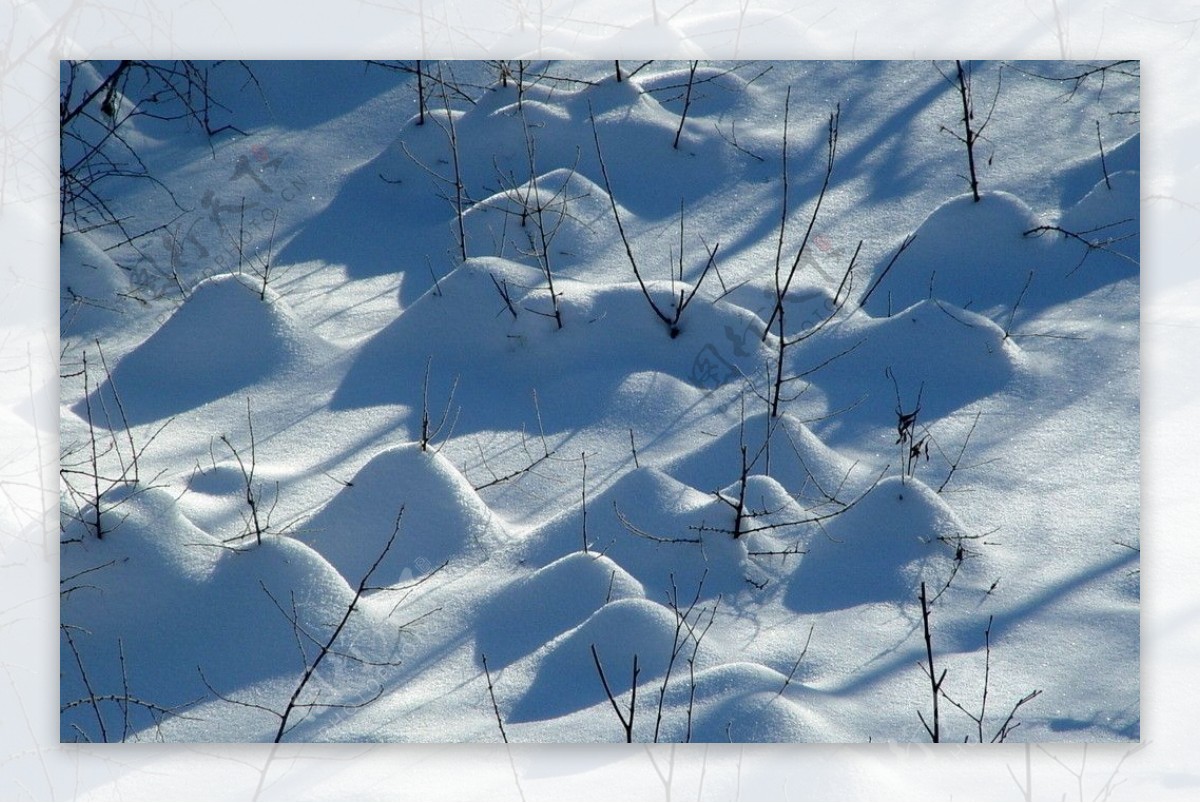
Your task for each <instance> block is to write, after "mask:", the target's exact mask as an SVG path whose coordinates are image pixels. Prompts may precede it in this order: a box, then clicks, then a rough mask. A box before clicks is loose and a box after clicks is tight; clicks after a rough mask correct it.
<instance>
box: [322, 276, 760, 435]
mask: <svg viewBox="0 0 1200 803" xmlns="http://www.w3.org/2000/svg"><path fill="white" fill-rule="evenodd" d="M497 284H500V285H501V286H502V287H503V286H504V285H507V290H508V292H509V293H510V298H511V301H512V304H513V308H514V309H515V310H516V311H517V316H516V318H515V319H514V318H513V316H512V314H511V313H510V312H509V310H508V309H507V305H506V304H505V302H504V300H503V299H502V297H501V294H500V292H499V291H497V288H496V285H497ZM545 285H546V282H545V279H544V277H542V276H541V274H540V272H538V271H537V270H536V269H534V268H531V267H529V266H525V265H520V264H518V263H514V262H511V261H507V260H501V259H496V258H487V259H482V258H481V259H472V260H469V261H468V262H466V263H464V264H463V265H461V266H460V267H459V268H457V269H455V270H454V271H453V272H452V273H451V274H450V275H449V276H447V277H446V278H445V279H442V280H441V281H440V283H439V287H437V288H434V289H432V290H431V291H430V292H428V293H426V294H425V295H424V296H422V297H421V298H420V299H419V300H418V301H417V302H416V303H415V304H413V305H412V306H411V307H409V308H408V309H407V310H405V312H404V313H403V314H402V315H401V316H400V317H399V318H397V319H396V320H395V321H394V322H392V323H391V324H390V325H389V326H388V327H386V328H385V329H384V330H383V331H381V332H379V333H378V334H377V335H375V336H374V337H373V338H371V339H370V340H368V341H367V342H366V343H365V344H364V345H363V346H362V347H361V348H360V350H359V352H358V354H357V355H356V356H355V358H354V362H353V364H352V365H351V367H350V370H349V371H348V372H347V374H346V376H345V378H344V379H343V381H342V383H341V385H340V386H339V387H338V389H337V391H336V392H335V394H334V398H333V401H332V406H333V407H334V409H347V408H357V407H363V406H369V405H376V404H395V403H398V404H406V405H409V406H410V407H416V408H417V409H420V406H421V404H422V400H421V393H422V382H423V374H424V370H425V364H426V361H427V360H429V359H432V365H433V369H434V370H435V371H436V372H437V374H438V376H439V377H441V378H442V379H443V380H444V381H443V382H442V385H443V388H442V389H440V390H439V392H438V393H434V391H433V389H432V388H431V391H430V393H431V396H430V398H431V399H444V398H445V394H444V393H443V392H442V391H443V390H447V389H448V386H449V382H450V379H449V378H452V377H454V376H455V375H458V376H459V377H460V380H461V381H460V382H459V385H458V395H457V396H456V403H458V404H460V406H461V408H462V413H463V415H462V418H461V420H460V427H459V432H462V431H463V429H464V427H465V428H468V429H472V430H474V429H478V428H482V427H485V426H499V425H501V424H502V423H504V421H503V419H504V416H503V413H504V412H505V411H507V410H511V409H514V408H524V407H527V406H528V404H529V389H530V388H534V387H536V388H538V390H539V392H540V391H542V390H547V392H545V393H542V398H543V399H544V400H547V403H548V404H550V403H552V402H553V400H554V399H555V398H557V397H559V396H558V395H556V394H554V393H551V392H549V390H548V389H550V388H554V387H555V383H556V382H559V381H562V378H561V377H560V376H559V375H557V374H554V373H549V374H548V372H547V370H546V366H547V365H563V364H569V365H571V366H573V367H574V369H573V371H572V372H570V376H569V377H568V378H567V384H566V386H564V387H562V388H561V390H562V392H563V394H565V396H566V397H578V396H581V395H582V396H583V405H580V406H578V408H577V409H573V410H572V413H571V414H572V415H573V416H575V417H582V416H583V415H585V414H586V406H587V404H588V403H589V402H588V400H598V399H604V398H606V397H608V396H610V395H611V394H612V393H613V392H614V391H615V390H616V388H617V387H618V386H619V385H620V384H621V382H622V381H623V380H624V379H625V377H626V376H628V375H629V374H631V373H635V372H638V371H647V370H654V371H661V372H663V373H666V374H669V375H671V376H673V377H676V378H679V379H683V380H685V381H687V382H689V383H691V384H693V385H696V386H704V387H712V386H714V385H715V384H723V383H725V382H730V381H733V380H734V379H736V378H738V377H740V374H739V373H738V371H739V370H741V371H743V372H751V371H753V370H755V369H756V368H757V366H758V365H760V364H761V362H760V361H759V359H760V357H761V356H762V354H763V353H762V351H761V348H762V347H761V344H756V348H754V349H753V350H751V351H748V352H747V356H745V357H734V358H732V359H733V362H732V363H728V361H727V365H726V368H727V370H725V371H724V372H723V373H720V374H719V375H717V376H711V375H710V374H709V373H707V372H706V371H705V370H704V366H703V365H702V364H701V363H702V357H703V354H704V353H706V348H711V345H710V343H709V337H708V335H707V334H706V333H707V332H712V331H714V329H715V330H716V331H720V330H721V328H723V327H731V328H734V329H738V330H741V329H742V328H744V327H745V326H746V324H747V321H748V320H752V319H753V315H752V314H751V313H749V312H746V311H745V310H742V309H740V308H738V307H734V306H731V305H714V304H707V303H705V302H703V301H702V300H700V299H699V298H697V299H696V300H695V302H694V303H693V304H692V305H691V306H689V307H688V308H687V309H686V311H685V312H684V314H683V316H682V319H681V320H680V322H679V325H678V327H677V332H676V336H675V337H672V336H671V335H670V331H669V329H668V327H667V326H666V324H664V322H663V321H662V320H660V319H659V318H658V317H657V316H656V314H655V313H654V311H653V310H652V309H651V307H650V305H649V304H648V303H647V301H646V299H645V297H644V296H643V294H642V292H641V289H640V288H639V286H638V285H637V284H636V283H630V282H625V283H622V284H612V285H605V286H596V285H592V284H588V283H584V282H579V281H573V280H570V279H567V278H561V277H560V278H558V279H556V280H555V291H556V293H558V294H559V302H558V307H559V312H560V314H561V317H562V321H563V325H562V328H559V327H558V326H557V323H556V322H555V320H554V318H553V317H551V316H552V312H553V309H554V307H553V304H552V301H551V299H550V294H549V290H548V289H547V288H546V286H545ZM647 288H648V291H649V292H650V293H651V295H652V297H653V298H654V299H655V303H656V304H657V305H658V306H659V309H661V310H664V312H665V313H666V314H670V313H671V312H673V309H674V307H673V303H674V300H676V299H677V298H678V293H680V292H688V291H689V288H688V286H687V285H686V284H682V283H678V282H677V283H674V284H672V283H671V282H667V281H655V282H647ZM383 377H386V378H387V381H380V380H381V378H383ZM584 387H586V388H587V390H586V392H585V393H583V394H581V388H584ZM497 419H499V420H497Z"/></svg>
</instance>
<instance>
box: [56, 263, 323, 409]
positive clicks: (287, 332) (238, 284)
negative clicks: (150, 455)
mask: <svg viewBox="0 0 1200 803" xmlns="http://www.w3.org/2000/svg"><path fill="white" fill-rule="evenodd" d="M326 350H327V347H325V346H324V344H323V343H322V342H321V341H320V340H319V339H318V338H317V337H316V336H315V335H313V334H311V333H309V332H307V331H305V330H304V329H303V327H302V326H301V324H300V323H299V322H298V321H297V320H296V317H295V316H294V315H293V314H292V312H291V310H290V309H289V308H288V306H287V304H286V303H284V302H283V301H282V300H281V299H280V298H279V297H278V296H277V295H276V294H275V293H274V292H273V291H272V290H270V288H268V289H267V291H266V294H265V298H260V297H259V291H258V290H257V289H252V288H251V287H250V286H249V285H247V284H246V283H245V282H244V280H243V279H241V278H240V277H238V276H235V275H224V276H218V277H214V278H212V279H207V280H205V281H203V282H201V283H200V284H198V285H197V286H196V287H195V289H193V290H192V294H191V295H190V296H188V298H187V300H186V301H184V302H183V305H182V306H180V308H179V309H178V310H176V311H175V314H173V315H172V316H171V317H170V318H168V319H167V321H166V322H165V323H164V324H163V325H162V326H161V327H160V328H159V329H158V330H157V331H156V332H155V333H154V334H152V335H150V337H149V338H147V339H146V340H145V341H144V342H142V343H141V345H139V346H137V347H136V348H135V349H134V350H133V351H131V352H130V353H129V354H128V355H126V356H125V358H124V359H122V360H121V361H120V362H119V363H118V364H117V365H116V367H115V368H113V371H112V377H111V379H110V380H107V381H105V383H104V384H103V385H102V386H101V387H100V388H99V389H98V390H97V391H95V393H102V394H104V395H105V399H106V402H105V403H106V404H107V405H108V406H109V408H110V409H115V406H114V400H113V388H112V386H113V385H115V386H116V392H117V393H118V394H119V395H120V398H121V401H122V402H123V406H124V408H125V412H126V414H127V415H128V417H129V420H130V423H133V424H137V423H145V422H147V421H154V420H157V419H160V418H165V417H167V416H170V415H174V414H177V413H181V412H183V411H185V410H190V409H192V408H194V407H198V406H201V405H203V404H206V403H208V402H211V401H214V400H216V399H219V398H222V397H224V396H227V395H229V394H231V393H234V392H236V391H239V390H242V389H244V388H247V387H249V386H250V385H253V384H255V383H256V382H259V381H262V380H264V379H267V378H268V377H270V376H272V375H274V374H277V373H280V372H285V371H288V370H290V369H293V368H295V367H298V366H300V365H302V364H303V363H304V362H305V361H306V360H309V359H312V358H314V357H316V356H317V355H318V354H320V353H323V352H324V351H326ZM93 395H94V398H93V400H92V402H93V405H94V406H95V405H96V404H97V402H98V399H97V398H95V394H93ZM75 412H76V413H77V414H80V415H84V414H85V411H84V405H83V403H80V404H77V405H76V406H75Z"/></svg>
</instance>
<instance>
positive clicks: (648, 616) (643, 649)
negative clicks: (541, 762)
mask: <svg viewBox="0 0 1200 803" xmlns="http://www.w3.org/2000/svg"><path fill="white" fill-rule="evenodd" d="M674 638H675V615H674V614H673V613H671V611H670V610H668V609H667V608H665V607H663V606H662V605H658V604H656V603H653V602H650V601H648V600H644V599H624V600H617V601H616V602H610V603H609V604H607V605H605V606H604V607H603V608H601V609H600V610H598V611H596V613H594V614H593V615H592V616H590V617H588V619H587V621H585V622H584V623H583V624H581V625H579V627H577V628H575V629H574V630H572V631H570V632H569V633H565V634H563V635H562V636H560V637H559V638H557V639H555V640H554V641H552V642H551V643H550V644H548V645H547V646H546V648H545V651H544V652H543V653H541V654H540V655H539V656H537V657H536V661H537V663H536V668H535V670H534V677H533V680H532V682H531V683H530V684H529V687H528V688H527V689H526V690H525V693H524V694H522V695H521V697H520V699H518V700H517V702H516V703H515V704H514V705H513V707H512V710H511V711H510V712H509V714H508V717H507V720H508V721H510V722H530V721H533V720H539V719H550V718H553V717H557V716H562V715H563V714H568V713H571V712H573V711H578V710H580V709H583V708H588V707H589V706H592V705H595V704H596V703H600V702H604V703H605V704H606V705H607V698H606V696H605V693H604V686H603V684H602V683H601V681H600V676H599V674H598V673H597V671H596V665H595V662H594V660H593V658H592V652H591V648H592V647H593V646H594V647H595V648H596V654H597V655H598V656H599V658H600V664H601V666H602V667H603V668H604V676H605V679H606V680H607V681H608V687H609V689H610V690H611V691H612V693H613V695H614V696H616V697H618V698H619V697H621V696H622V695H626V694H627V693H628V692H629V690H630V688H631V683H630V681H631V679H632V677H633V658H634V656H635V655H636V656H637V661H638V683H639V685H641V684H643V683H645V682H646V681H648V680H652V679H654V678H657V677H660V676H662V674H663V673H664V672H665V671H666V669H667V662H668V660H669V659H670V656H671V648H672V641H673V639H674Z"/></svg>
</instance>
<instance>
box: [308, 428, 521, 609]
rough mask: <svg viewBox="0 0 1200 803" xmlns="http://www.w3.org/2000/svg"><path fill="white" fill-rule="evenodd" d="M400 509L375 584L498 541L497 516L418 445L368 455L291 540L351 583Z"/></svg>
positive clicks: (450, 469)
mask: <svg viewBox="0 0 1200 803" xmlns="http://www.w3.org/2000/svg"><path fill="white" fill-rule="evenodd" d="M401 507H403V508H404V515H403V518H402V520H401V522H400V532H399V535H398V537H397V538H396V540H395V542H394V544H393V545H392V548H391V550H390V551H389V552H388V555H387V557H386V558H385V560H384V561H383V562H382V563H381V564H380V565H379V568H378V569H377V570H376V572H375V574H374V575H373V577H372V580H371V584H372V585H374V586H380V585H387V584H392V583H396V582H400V581H401V580H407V579H411V578H412V577H413V576H414V575H418V576H419V575H423V574H425V573H426V572H428V571H430V570H431V569H433V568H436V567H437V566H438V565H439V564H441V563H443V562H445V561H447V560H451V559H456V560H457V559H461V558H464V557H465V556H466V555H467V553H468V552H471V551H475V552H476V553H477V555H476V557H482V556H483V555H484V554H486V552H487V551H488V550H489V549H490V548H491V547H492V546H494V545H496V544H497V543H498V542H500V541H501V540H502V539H503V538H504V530H503V527H502V525H501V524H500V521H499V520H498V519H497V517H496V516H495V515H494V514H493V513H492V511H491V510H490V509H489V508H488V507H487V505H486V504H485V503H484V502H483V500H482V499H480V498H479V495H478V494H477V493H475V489H474V488H472V487H471V484H470V483H468V482H467V480H466V478H464V477H463V476H462V474H460V473H459V471H458V469H456V468H455V467H454V466H453V465H452V464H451V463H450V461H449V460H447V459H446V458H445V457H444V456H442V455H441V454H437V453H434V452H432V451H428V452H426V451H422V450H421V447H420V444H417V443H409V444H404V445H403V446H397V447H395V448H392V449H388V450H386V451H384V452H381V453H379V454H377V455H375V456H374V457H373V458H371V460H370V461H369V462H368V463H367V464H366V465H365V466H363V467H362V469H360V470H359V472H358V473H357V474H356V475H355V476H354V479H353V480H352V481H351V482H350V484H349V485H347V486H346V487H345V488H343V489H342V490H341V491H339V492H338V494H337V496H335V497H334V498H333V499H331V500H330V501H329V503H328V504H326V505H325V506H324V507H323V508H321V510H320V511H319V512H318V513H317V514H316V515H315V516H313V517H312V518H311V519H310V520H309V521H308V522H307V523H305V524H304V525H302V526H301V528H300V530H299V532H297V534H296V537H297V538H298V539H299V540H301V541H303V542H304V543H306V544H308V545H309V546H311V547H312V548H313V549H315V550H316V551H317V552H319V553H321V554H322V555H324V556H325V559H326V560H328V561H329V562H330V563H331V564H333V566H334V567H335V568H336V569H337V570H338V572H340V573H341V575H342V576H343V577H344V578H346V580H347V581H348V582H349V583H350V584H351V585H357V584H358V582H359V580H361V579H362V577H363V575H364V574H366V572H367V571H368V570H369V569H370V568H371V565H372V564H373V563H374V562H375V560H376V559H377V558H378V557H379V555H380V553H381V552H382V551H383V548H384V546H385V545H386V544H387V541H388V539H389V538H390V537H391V535H392V532H393V530H394V529H395V526H396V517H397V515H398V514H399V512H400V509H401Z"/></svg>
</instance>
